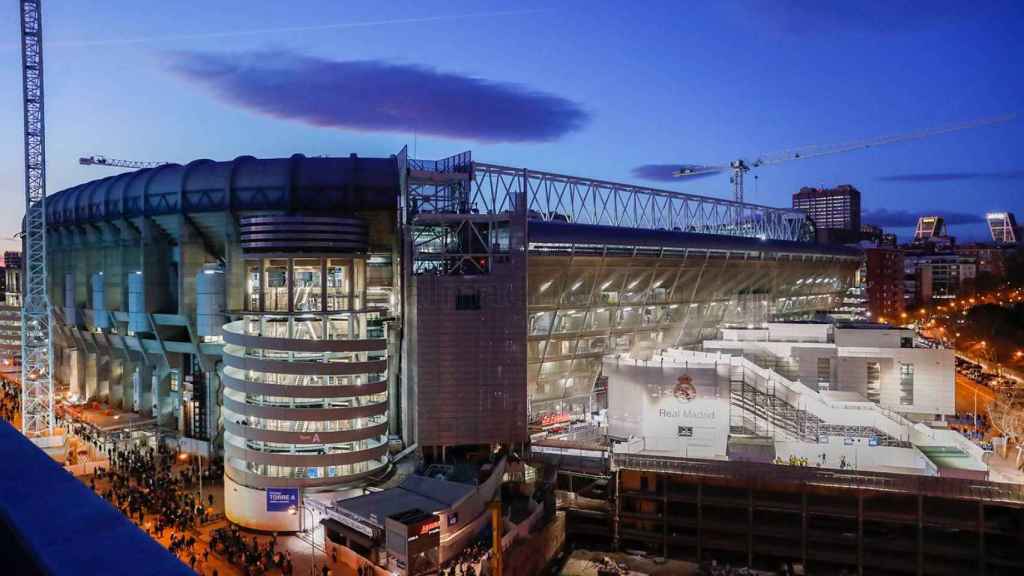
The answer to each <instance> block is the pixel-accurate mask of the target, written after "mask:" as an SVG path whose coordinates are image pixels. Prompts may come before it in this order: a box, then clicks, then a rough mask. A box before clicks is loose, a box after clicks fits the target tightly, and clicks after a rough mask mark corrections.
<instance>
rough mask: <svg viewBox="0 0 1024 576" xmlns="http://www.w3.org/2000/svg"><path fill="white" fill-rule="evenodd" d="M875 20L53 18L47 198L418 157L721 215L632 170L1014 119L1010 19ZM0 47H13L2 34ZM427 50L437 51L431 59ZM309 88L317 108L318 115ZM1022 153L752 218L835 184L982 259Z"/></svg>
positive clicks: (10, 95) (957, 140)
mask: <svg viewBox="0 0 1024 576" xmlns="http://www.w3.org/2000/svg"><path fill="white" fill-rule="evenodd" d="M868 4H870V7H868V5H867V4H864V5H858V6H863V7H839V6H834V5H833V6H826V7H818V6H817V5H814V4H810V3H803V2H790V3H785V4H782V5H779V6H775V7H774V8H772V9H770V10H769V9H766V8H764V7H762V6H759V5H758V4H757V3H753V2H727V3H719V4H715V5H712V6H694V7H677V6H673V5H669V4H653V5H648V6H646V7H645V10H643V11H626V10H624V9H623V8H622V7H620V6H616V5H612V4H600V3H599V4H596V5H595V4H587V5H586V6H584V5H582V4H570V5H564V6H560V7H558V8H548V7H545V6H543V5H540V4H524V5H519V6H516V7H515V9H509V8H508V7H507V6H504V5H499V4H495V3H462V4H459V3H456V4H448V5H445V7H444V10H443V11H438V10H437V9H430V8H427V7H422V6H420V5H416V6H412V5H401V4H399V5H394V6H390V7H388V8H387V9H383V10H382V9H380V7H376V6H371V5H369V4H356V5H346V6H344V7H339V6H335V5H333V4H330V3H323V4H318V5H316V6H315V11H314V10H313V9H311V10H309V11H305V12H295V11H293V10H289V9H287V8H284V7H273V6H269V7H266V9H263V10H260V11H248V12H247V11H244V10H242V8H243V6H242V4H241V3H233V2H225V3H218V5H217V6H216V7H214V8H210V7H208V6H202V7H196V6H179V5H174V6H163V5H160V6H158V5H156V4H154V5H152V6H151V8H150V9H145V7H142V6H135V10H134V11H132V12H128V11H126V10H124V9H123V8H117V7H110V6H97V7H84V6H67V5H59V4H49V5H47V6H46V8H45V10H46V11H45V13H44V18H45V19H46V22H47V26H48V29H47V35H46V37H45V43H46V47H47V50H48V51H47V59H46V75H47V144H48V191H49V192H50V193H51V194H52V193H54V192H57V191H59V190H61V189H64V188H67V187H69V186H72V185H75V184H78V183H81V182H84V181H87V180H91V179H95V178H100V177H103V176H107V175H110V174H114V173H116V171H114V170H112V169H110V168H97V167H82V166H78V165H77V159H78V157H79V156H87V155H90V154H106V155H109V156H111V157H117V158H128V159H138V160H164V161H170V162H179V163H186V162H188V161H191V160H193V159H195V158H203V157H207V158H213V159H217V160H228V159H231V158H234V157H236V156H239V155H244V154H252V155H256V156H264V157H275V156H289V155H291V154H292V153H295V152H300V153H304V154H307V155H310V156H313V155H341V156H345V155H348V154H349V153H351V152H356V151H358V152H359V153H360V154H373V155H382V156H383V155H388V154H393V153H395V152H397V151H398V150H399V149H400V148H401V147H402V145H405V144H408V145H409V146H410V152H412V153H413V154H414V155H415V156H419V157H423V158H436V157H443V156H447V155H450V154H454V153H457V152H460V151H462V150H466V149H470V150H472V151H473V152H474V157H475V158H478V159H480V160H483V161H488V160H492V161H494V160H497V159H500V161H502V162H503V163H507V164H512V165H523V166H531V167H534V168H538V169H543V170H550V171H553V172H560V173H566V174H573V175H588V176H592V177H598V178H605V179H609V180H616V181H625V182H633V183H638V184H644V185H649V186H653V187H659V188H668V189H672V190H679V191H685V192H689V193H695V194H702V195H709V196H717V197H729V196H730V186H729V183H728V177H727V176H725V175H716V176H711V177H707V178H700V179H694V180H688V181H683V182H680V181H668V182H666V181H659V180H651V179H643V178H640V177H638V176H636V175H635V173H634V170H635V169H637V168H638V167H641V166H644V165H647V164H667V165H673V164H675V163H678V164H679V165H683V164H713V163H722V162H727V161H729V160H730V159H732V158H735V157H738V156H746V155H751V154H757V153H759V152H768V151H771V150H779V149H785V148H789V147H792V146H796V145H804V144H811V143H813V144H833V143H837V142H844V141H847V140H851V139H858V138H863V137H872V136H879V135H885V134H893V133H900V132H906V131H914V130H919V129H922V128H928V127H933V126H938V125H944V124H948V123H951V122H958V121H963V120H969V119H972V118H977V117H983V116H991V115H996V114H1004V113H1012V112H1015V111H1016V110H1015V106H1016V105H1018V104H1019V99H1018V95H1019V93H1020V88H1021V87H1022V84H1024V81H1021V80H1020V79H1018V78H1016V77H1015V76H1013V75H1005V74H999V71H1000V70H1006V69H1009V68H1010V62H1011V60H1012V54H1014V53H1019V52H1020V50H1021V49H1022V48H1024V46H1022V44H1024V41H1022V40H1021V39H1019V38H1015V37H1014V36H1013V32H1014V30H1015V29H1016V27H1018V25H1019V24H1020V22H1021V21H1022V18H1024V10H1022V9H1021V7H1019V6H1018V5H1016V4H1014V3H1008V2H1007V3H993V4H989V5H986V7H985V8H983V9H980V10H979V9H975V8H968V7H962V6H961V5H960V4H958V3H954V2H948V3H939V4H937V5H933V6H931V7H930V11H931V12H930V13H927V14H922V13H921V11H920V10H918V9H916V8H914V7H913V6H911V5H910V4H911V3H899V2H897V3H868ZM314 12H315V13H316V15H317V17H316V18H312V17H311V15H312V14H313V13H314ZM865 14H870V15H871V17H870V18H867V17H866V16H865ZM2 25H3V26H4V27H5V28H4V29H6V30H8V32H9V34H8V35H7V37H9V38H15V37H16V31H17V21H16V18H15V17H14V14H13V13H11V14H6V15H4V18H3V20H2ZM452 31H457V32H458V33H456V34H449V33H446V32H452ZM438 34H445V36H444V37H445V42H431V38H435V37H436V36H437V35H438ZM638 55H642V56H639V57H638ZM510 56H511V57H510ZM0 58H2V59H3V60H2V61H3V62H4V69H5V70H7V71H8V74H9V76H10V78H11V80H12V81H11V82H7V83H4V84H3V88H0V98H2V99H3V101H4V102H6V103H7V105H6V106H4V107H2V110H0V127H4V128H5V129H6V130H7V132H8V133H9V134H11V135H12V136H14V135H16V136H17V137H10V138H6V139H4V144H3V148H2V150H3V152H4V153H5V157H6V158H7V160H6V161H5V162H4V163H3V164H2V166H3V167H2V169H0V185H2V186H3V187H4V188H5V189H6V192H5V194H6V197H7V198H8V199H10V201H12V202H16V203H17V204H16V206H18V208H17V209H16V210H12V211H9V212H8V213H7V214H6V215H5V216H4V217H3V219H0V232H2V233H3V236H4V242H3V243H2V247H3V248H5V249H15V248H17V247H18V244H19V242H18V241H17V240H14V239H13V238H12V236H13V235H14V234H15V233H16V232H17V230H18V228H19V225H20V216H21V214H22V211H23V210H22V208H21V202H22V201H21V199H20V197H21V194H22V192H23V190H22V188H23V173H22V170H23V168H22V166H21V162H20V156H21V142H20V136H21V134H20V132H21V119H20V117H19V116H20V113H19V110H20V100H21V93H20V89H19V87H18V86H17V85H16V83H15V82H14V81H13V78H14V76H15V75H16V74H19V73H20V52H19V51H18V49H17V44H16V43H15V42H7V43H4V44H0ZM773 62H780V63H781V62H784V63H786V65H785V66H782V67H780V66H777V65H773ZM673 71H679V72H681V73H673ZM268 72H269V74H268ZM424 87H426V89H424ZM316 89H320V90H322V91H323V92H324V93H325V94H328V96H327V97H323V96H319V97H312V96H311V95H312V94H313V90H316ZM282 94H283V95H284V97H282ZM296 94H298V95H299V97H295V96H296ZM330 94H338V95H339V96H337V97H331V96H329V95H330ZM342 94H346V95H350V96H340V95H342ZM752 95H756V96H757V98H755V99H754V100H753V102H754V103H755V105H753V106H751V105H749V102H750V100H749V99H750V98H751V96H752ZM499 111H500V112H499ZM140 128H142V129H143V130H141V131H140ZM156 134H160V135H162V136H161V137H159V138H156V137H153V136H154V135H156ZM1021 135H1024V122H1022V121H1021V120H1020V119H1017V120H1014V121H1012V122H1009V123H1005V124H1002V125H997V126H984V127H979V128H975V129H971V130H968V131H964V132H959V133H955V134H948V135H940V136H935V137H933V138H930V139H927V140H923V141H919V142H912V143H904V144H898V145H893V146H889V147H885V148H883V149H880V150H868V151H861V152H853V153H849V154H843V155H838V156H834V157H830V158H822V159H815V160H812V161H809V162H792V163H787V164H785V165H782V166H778V167H768V168H764V169H761V170H759V171H758V172H757V173H756V174H757V175H758V178H757V179H756V180H754V179H753V178H751V179H750V180H749V181H748V187H747V190H748V191H747V198H748V201H751V202H754V203H758V204H767V205H772V206H780V207H785V206H789V204H790V196H791V195H792V194H793V193H794V192H796V191H797V190H799V189H800V187H802V186H826V187H831V186H835V185H839V184H845V183H849V184H853V185H855V186H857V188H858V189H860V190H861V191H862V192H863V195H864V201H863V207H864V217H863V221H864V222H865V223H872V224H878V225H881V226H883V227H886V228H888V229H892V230H894V231H896V232H897V233H899V234H900V237H901V240H905V239H908V238H909V236H910V234H911V233H912V229H913V225H914V222H916V219H917V217H918V216H920V215H922V214H925V213H936V214H939V215H943V216H945V218H946V221H947V223H949V224H950V233H951V234H953V235H955V236H958V237H960V238H962V239H964V240H984V239H985V238H986V236H987V234H986V227H985V221H984V216H985V213H986V212H989V211H1010V212H1015V211H1016V212H1020V211H1021V206H1020V200H1019V197H1018V196H1016V195H1015V192H1017V190H1018V189H1019V182H1020V180H1021V178H1022V172H1021V170H1022V167H1021V165H1020V164H1019V163H1018V160H1017V159H1016V158H1015V157H1014V156H1013V155H1012V151H1011V149H1010V147H1009V146H1005V143H1006V142H1010V141H1013V139H1014V138H1015V137H1020V136H1021Z"/></svg>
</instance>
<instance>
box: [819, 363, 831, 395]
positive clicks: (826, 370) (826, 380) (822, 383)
mask: <svg viewBox="0 0 1024 576" xmlns="http://www.w3.org/2000/svg"><path fill="white" fill-rule="evenodd" d="M831 382H832V359H831V358H818V390H828V389H829V385H830V384H831Z"/></svg>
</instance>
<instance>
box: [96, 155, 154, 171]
mask: <svg viewBox="0 0 1024 576" xmlns="http://www.w3.org/2000/svg"><path fill="white" fill-rule="evenodd" d="M78 163H79V164H81V165H82V166H110V167H111V168H131V169H133V170H138V169H141V168H156V167H157V166H163V165H164V164H169V162H147V161H145V160H118V159H116V158H107V157H106V156H88V157H82V158H79V159H78Z"/></svg>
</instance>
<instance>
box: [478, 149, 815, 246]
mask: <svg viewBox="0 0 1024 576" xmlns="http://www.w3.org/2000/svg"><path fill="white" fill-rule="evenodd" d="M524 192H525V194H526V199H527V210H528V212H527V216H528V218H529V219H530V220H546V221H559V222H573V223H577V224H593V225H601V226H621V227H626V228H639V229H647V230H675V231H680V232H695V233H701V234H722V235H727V236H744V237H748V238H760V239H763V240H790V241H806V240H810V239H811V235H812V233H813V231H812V230H811V229H809V228H808V226H807V218H806V216H805V215H804V214H803V213H802V212H799V211H797V210H787V209H780V208H771V207H768V206H759V205H755V204H744V203H740V202H734V201H731V200H722V199H719V198H710V197H706V196H695V195H692V194H682V193H679V192H671V191H667V190H657V189H654V188H644V187H639V186H632V185H629V184H619V183H616V182H606V181H603V180H592V179H588V178H577V177H574V176H564V175H561V174H551V173H548V172H537V171H533V170H527V169H521V168H510V167H507V166H499V165H496V164H483V163H480V162H473V163H472V186H471V190H470V195H469V197H468V206H469V207H470V210H474V211H476V212H477V213H480V214H484V213H491V214H501V213H506V212H509V211H511V210H512V209H513V205H514V199H515V198H516V197H517V195H518V194H521V193H524Z"/></svg>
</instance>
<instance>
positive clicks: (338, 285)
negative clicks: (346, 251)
mask: <svg viewBox="0 0 1024 576" xmlns="http://www.w3.org/2000/svg"><path fill="white" fill-rule="evenodd" d="M348 264H349V263H348V261H346V260H339V259H337V258H331V259H330V260H328V261H327V310H330V311H335V310H348V308H349V304H348V291H349V285H348V284H349V283H348V278H349V272H348Z"/></svg>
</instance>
